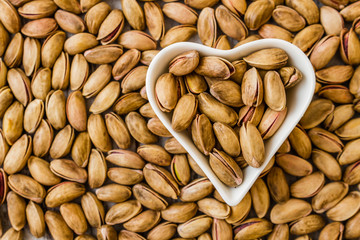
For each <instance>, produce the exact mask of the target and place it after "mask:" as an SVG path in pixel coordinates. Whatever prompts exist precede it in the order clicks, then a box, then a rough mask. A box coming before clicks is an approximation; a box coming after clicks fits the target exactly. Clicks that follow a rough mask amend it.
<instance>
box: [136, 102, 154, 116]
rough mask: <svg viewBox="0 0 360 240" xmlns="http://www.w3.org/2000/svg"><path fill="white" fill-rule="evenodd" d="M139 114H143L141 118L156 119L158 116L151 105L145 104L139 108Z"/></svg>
mask: <svg viewBox="0 0 360 240" xmlns="http://www.w3.org/2000/svg"><path fill="white" fill-rule="evenodd" d="M139 113H140V114H141V116H143V117H146V118H154V117H156V114H155V112H154V110H153V109H152V107H151V105H150V103H145V104H144V105H142V106H141V107H140V108H139Z"/></svg>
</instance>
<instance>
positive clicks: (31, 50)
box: [22, 37, 41, 76]
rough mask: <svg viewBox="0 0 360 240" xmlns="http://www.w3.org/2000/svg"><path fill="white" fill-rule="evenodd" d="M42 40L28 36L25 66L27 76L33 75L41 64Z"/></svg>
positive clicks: (24, 59) (25, 49)
mask: <svg viewBox="0 0 360 240" xmlns="http://www.w3.org/2000/svg"><path fill="white" fill-rule="evenodd" d="M40 48H41V46H40V42H39V40H37V39H34V38H29V37H27V38H26V39H25V41H24V53H23V60H22V62H23V66H24V72H25V74H26V76H31V75H32V74H33V73H35V72H36V71H37V70H38V68H39V66H40Z"/></svg>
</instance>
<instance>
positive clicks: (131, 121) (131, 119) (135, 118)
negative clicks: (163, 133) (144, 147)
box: [125, 112, 158, 144]
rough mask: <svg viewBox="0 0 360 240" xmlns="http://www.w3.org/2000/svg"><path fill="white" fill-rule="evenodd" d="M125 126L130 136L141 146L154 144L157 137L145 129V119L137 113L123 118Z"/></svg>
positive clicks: (131, 113)
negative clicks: (141, 144)
mask: <svg viewBox="0 0 360 240" xmlns="http://www.w3.org/2000/svg"><path fill="white" fill-rule="evenodd" d="M125 123H126V126H127V128H128V130H129V132H130V135H131V136H132V137H133V138H134V139H135V140H136V141H138V142H141V143H143V144H151V143H156V142H157V141H158V137H157V136H156V135H154V134H153V133H152V132H151V131H150V130H149V129H148V127H147V124H146V121H145V119H144V118H143V117H142V116H141V115H140V114H139V113H137V112H130V113H129V114H128V115H127V116H126V117H125Z"/></svg>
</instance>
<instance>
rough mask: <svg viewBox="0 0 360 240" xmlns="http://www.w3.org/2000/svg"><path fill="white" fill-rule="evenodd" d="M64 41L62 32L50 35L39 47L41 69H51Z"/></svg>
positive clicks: (64, 36) (64, 37)
mask: <svg viewBox="0 0 360 240" xmlns="http://www.w3.org/2000/svg"><path fill="white" fill-rule="evenodd" d="M65 39H66V34H65V32H63V31H56V32H54V33H52V34H50V35H49V36H48V37H47V38H46V40H45V41H44V43H43V45H42V47H41V63H42V65H43V67H46V68H52V67H53V66H54V64H55V62H56V60H57V59H58V57H59V56H60V54H61V52H62V50H63V48H64V42H65Z"/></svg>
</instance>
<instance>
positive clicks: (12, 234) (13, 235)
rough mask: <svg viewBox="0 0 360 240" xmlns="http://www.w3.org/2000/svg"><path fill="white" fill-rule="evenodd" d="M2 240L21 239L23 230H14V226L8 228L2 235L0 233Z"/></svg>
mask: <svg viewBox="0 0 360 240" xmlns="http://www.w3.org/2000/svg"><path fill="white" fill-rule="evenodd" d="M1 239H2V240H21V239H24V231H22V230H20V231H16V230H15V229H14V228H12V227H11V228H9V229H8V230H7V231H6V232H5V233H4V235H2V238H1Z"/></svg>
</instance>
